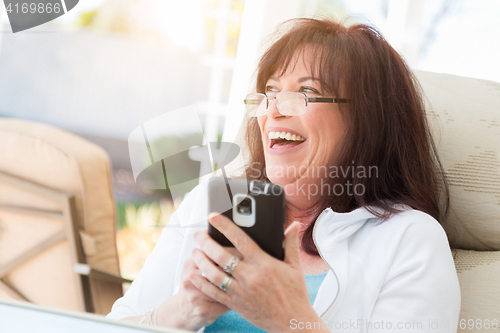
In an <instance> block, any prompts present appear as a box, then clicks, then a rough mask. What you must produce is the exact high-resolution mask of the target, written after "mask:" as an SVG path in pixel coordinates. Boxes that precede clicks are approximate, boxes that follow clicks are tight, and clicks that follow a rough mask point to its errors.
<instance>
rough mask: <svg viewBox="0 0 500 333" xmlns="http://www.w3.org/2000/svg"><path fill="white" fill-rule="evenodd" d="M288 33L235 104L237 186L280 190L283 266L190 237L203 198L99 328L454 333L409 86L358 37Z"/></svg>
mask: <svg viewBox="0 0 500 333" xmlns="http://www.w3.org/2000/svg"><path fill="white" fill-rule="evenodd" d="M290 24H292V25H293V26H292V28H291V29H288V30H287V31H286V33H284V34H283V35H281V36H280V38H279V39H278V40H277V41H276V42H274V43H273V44H272V45H271V47H270V48H269V49H268V50H267V52H266V53H265V54H264V56H263V57H262V59H261V61H260V63H259V68H258V75H257V87H256V88H257V93H256V94H250V95H249V96H247V99H246V104H247V108H248V111H249V118H248V123H247V128H246V130H247V135H246V141H247V144H248V147H249V151H250V158H251V163H250V164H249V165H248V167H247V170H246V171H247V177H249V178H253V179H260V180H268V181H271V182H273V183H276V184H279V185H281V186H282V187H283V188H284V189H285V194H286V200H287V229H286V232H285V260H284V261H278V260H276V259H274V258H272V257H270V256H268V255H267V254H265V253H264V252H263V251H262V250H260V248H258V246H256V245H255V243H254V242H253V241H252V240H251V239H249V238H248V237H247V236H246V235H245V234H244V233H243V232H242V231H241V229H239V228H238V227H237V226H235V225H234V224H232V223H231V222H230V221H229V220H228V219H226V218H225V217H223V216H221V215H217V214H211V215H210V216H209V221H210V223H211V224H212V225H213V226H214V227H216V228H217V229H218V230H219V231H221V232H222V233H223V234H224V235H226V237H227V238H228V239H229V240H231V241H232V243H233V244H234V245H235V248H236V250H235V251H231V250H230V249H227V248H223V247H221V246H219V245H218V244H217V243H215V242H214V241H213V240H212V239H211V238H210V237H209V236H208V235H207V234H206V232H205V231H199V229H198V230H197V229H196V228H194V227H192V228H190V227H189V226H190V224H191V223H192V222H196V221H199V220H200V219H204V218H205V216H204V214H206V209H207V208H206V201H207V198H206V193H207V192H206V185H204V184H202V185H200V186H199V187H197V188H196V189H195V190H193V191H192V192H191V193H190V195H189V196H188V197H187V198H186V199H185V201H184V202H183V203H182V205H181V207H179V209H178V210H177V212H176V213H175V214H174V215H173V216H172V219H171V222H170V224H169V228H165V229H164V231H163V233H162V237H161V239H160V241H159V242H158V244H157V245H156V247H155V249H154V251H153V253H152V254H151V255H150V257H149V258H148V259H147V261H146V264H145V266H144V268H143V269H142V270H141V272H140V274H139V276H138V277H137V279H136V280H135V281H134V283H133V284H132V285H131V287H130V289H129V291H128V292H127V294H126V295H125V296H124V297H123V298H121V299H119V300H118V301H117V302H116V303H115V305H114V306H113V310H112V312H111V314H110V315H109V317H110V318H116V319H121V318H126V320H130V321H136V322H142V323H151V324H158V325H162V326H168V327H177V328H184V329H189V330H198V329H202V328H205V331H207V332H208V331H224V332H232V331H246V332H252V331H259V330H258V329H261V330H264V331H267V332H287V331H297V330H299V331H300V330H307V331H308V332H328V331H335V332H337V331H342V332H366V331H376V330H380V331H384V330H396V331H405V330H406V331H419V332H420V331H432V332H456V329H457V323H458V315H459V310H460V289H459V285H458V279H457V276H456V273H455V268H454V263H453V259H452V256H451V252H450V249H449V246H448V241H447V237H446V235H445V233H444V231H443V229H442V227H441V226H440V225H439V223H438V222H437V221H438V220H440V219H441V218H442V217H443V216H444V215H445V213H446V209H445V210H444V211H441V210H440V207H439V204H438V203H439V200H440V192H442V193H443V194H444V195H443V197H445V198H446V200H445V202H447V187H446V183H445V182H444V179H441V178H440V174H442V168H441V165H440V163H439V159H438V157H437V155H436V150H435V147H434V144H433V141H432V138H431V136H430V132H429V129H428V127H427V124H426V118H425V113H424V108H423V104H422V99H421V97H420V94H419V91H418V84H417V83H416V80H415V79H414V77H413V74H412V73H411V71H410V70H409V69H408V68H407V66H406V64H405V63H404V61H403V59H402V58H401V56H400V55H399V54H398V53H397V52H396V51H395V50H394V49H393V48H392V47H391V46H390V45H389V44H388V43H387V42H386V41H385V40H384V39H383V37H382V36H381V35H380V34H379V33H378V32H377V31H376V30H375V29H373V28H371V27H369V26H366V25H353V26H350V27H345V26H343V25H341V24H339V23H336V22H331V21H327V20H315V19H297V20H292V21H291V22H290ZM292 221H298V222H292ZM173 225H178V226H179V227H180V228H177V229H176V228H172V226H173ZM237 258H239V260H238V259H237ZM228 273H230V274H228Z"/></svg>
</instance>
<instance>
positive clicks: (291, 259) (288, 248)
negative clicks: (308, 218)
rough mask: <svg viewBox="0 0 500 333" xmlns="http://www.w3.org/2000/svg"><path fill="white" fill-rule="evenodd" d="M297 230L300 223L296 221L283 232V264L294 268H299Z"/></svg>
mask: <svg viewBox="0 0 500 333" xmlns="http://www.w3.org/2000/svg"><path fill="white" fill-rule="evenodd" d="M299 230H300V223H299V222H296V221H295V222H293V223H292V224H290V225H289V226H288V228H286V230H285V262H286V263H287V264H289V265H291V266H294V267H301V263H300V244H299Z"/></svg>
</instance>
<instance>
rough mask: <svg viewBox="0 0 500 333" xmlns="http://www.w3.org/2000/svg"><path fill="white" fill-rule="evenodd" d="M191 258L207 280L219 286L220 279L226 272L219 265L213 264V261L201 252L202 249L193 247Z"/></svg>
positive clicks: (222, 278) (221, 279)
mask: <svg viewBox="0 0 500 333" xmlns="http://www.w3.org/2000/svg"><path fill="white" fill-rule="evenodd" d="M192 258H193V260H194V262H195V263H196V265H197V266H198V267H199V268H200V270H201V271H202V272H203V275H204V277H205V278H206V279H207V280H208V281H210V282H211V283H213V284H215V285H216V286H220V285H221V284H222V281H223V280H224V277H225V276H226V275H227V274H226V273H225V272H223V271H222V270H221V269H220V268H219V267H217V266H215V264H214V263H213V261H212V260H210V259H209V258H208V257H207V256H206V255H205V253H203V251H201V250H199V249H194V250H193V256H192Z"/></svg>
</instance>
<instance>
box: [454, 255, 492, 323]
mask: <svg viewBox="0 0 500 333" xmlns="http://www.w3.org/2000/svg"><path fill="white" fill-rule="evenodd" d="M453 257H454V259H455V267H456V269H457V274H458V279H459V281H460V291H461V293H462V308H461V310H460V319H461V324H462V328H460V323H459V330H458V331H459V332H477V331H481V330H480V329H479V325H481V323H482V325H483V328H484V324H485V320H486V319H489V324H490V326H491V325H492V324H493V320H495V319H496V323H497V329H492V328H491V327H490V330H492V331H494V332H498V327H500V317H499V315H498V314H499V313H500V311H499V300H500V279H499V273H500V251H467V250H453ZM471 319H472V321H470V320H471ZM478 320H479V322H478ZM490 330H486V331H490ZM486 331H485V332H486Z"/></svg>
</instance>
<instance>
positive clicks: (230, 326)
mask: <svg viewBox="0 0 500 333" xmlns="http://www.w3.org/2000/svg"><path fill="white" fill-rule="evenodd" d="M325 276H326V273H323V274H312V275H306V285H307V293H308V295H309V301H310V302H311V304H313V303H314V300H315V299H316V296H317V295H318V290H319V286H320V285H321V283H322V282H323V279H324V278H325ZM205 332H224V333H232V332H248V333H259V332H264V333H265V331H263V330H261V329H259V328H257V327H255V326H253V325H252V324H250V323H249V322H248V321H246V320H245V319H243V318H242V317H241V316H240V315H239V314H237V313H236V312H234V311H229V312H226V313H224V314H223V315H222V316H220V317H219V318H217V320H216V321H215V322H214V323H213V324H212V325H210V326H207V327H206V328H205Z"/></svg>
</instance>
